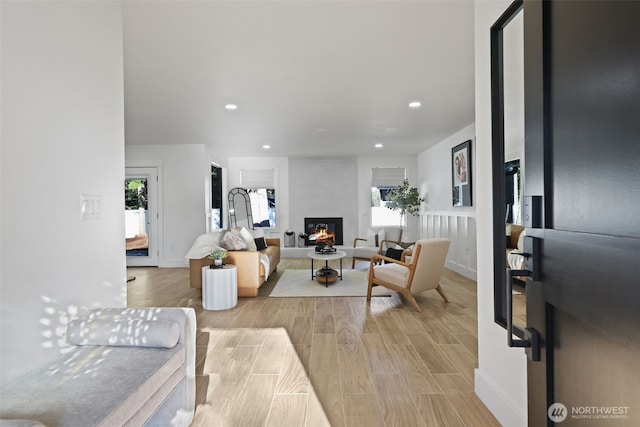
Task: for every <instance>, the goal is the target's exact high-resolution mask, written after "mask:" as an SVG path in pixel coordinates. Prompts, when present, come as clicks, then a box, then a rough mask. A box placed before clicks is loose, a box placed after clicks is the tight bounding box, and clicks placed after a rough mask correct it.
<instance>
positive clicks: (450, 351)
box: [439, 344, 478, 384]
mask: <svg viewBox="0 0 640 427" xmlns="http://www.w3.org/2000/svg"><path fill="white" fill-rule="evenodd" d="M439 347H440V350H441V351H442V352H443V353H444V354H445V355H446V356H447V358H448V359H449V360H450V361H451V363H452V364H453V366H455V367H456V370H457V371H458V373H460V374H461V375H462V376H464V377H465V379H466V380H467V381H469V382H470V383H471V384H473V381H474V371H475V368H477V367H478V360H477V359H476V358H475V357H473V356H472V355H471V353H469V352H468V351H467V350H466V349H465V348H464V346H463V345H461V344H442V345H440V346H439Z"/></svg>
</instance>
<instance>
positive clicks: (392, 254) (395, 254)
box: [385, 248, 404, 263]
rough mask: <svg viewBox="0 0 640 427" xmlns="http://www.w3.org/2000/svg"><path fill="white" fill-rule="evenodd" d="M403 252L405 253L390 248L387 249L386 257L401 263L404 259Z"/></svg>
mask: <svg viewBox="0 0 640 427" xmlns="http://www.w3.org/2000/svg"><path fill="white" fill-rule="evenodd" d="M402 252H404V249H395V248H389V249H387V252H386V253H385V255H386V256H388V257H389V258H393V259H397V260H398V261H400V259H401V258H402ZM387 262H388V261H385V263H387Z"/></svg>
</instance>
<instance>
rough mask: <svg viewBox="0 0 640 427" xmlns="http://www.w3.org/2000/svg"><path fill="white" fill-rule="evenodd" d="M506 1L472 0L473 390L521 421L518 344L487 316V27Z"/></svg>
mask: <svg viewBox="0 0 640 427" xmlns="http://www.w3.org/2000/svg"><path fill="white" fill-rule="evenodd" d="M510 3H511V1H510V0H500V1H482V2H475V56H476V69H475V75H476V160H477V161H476V162H475V163H476V183H477V185H476V186H475V187H476V200H477V204H476V212H477V221H478V363H479V366H478V369H476V372H475V390H476V393H477V394H478V396H479V397H480V399H482V401H483V402H484V403H485V404H486V405H487V407H488V408H489V409H490V410H491V412H493V414H494V415H495V416H496V417H497V418H498V421H500V423H502V424H503V425H507V426H524V425H526V424H527V386H526V384H527V379H526V375H527V373H526V357H525V356H524V350H523V349H510V348H508V347H507V344H506V341H507V337H506V331H505V330H504V329H503V328H501V327H500V326H498V325H497V324H495V323H494V321H493V255H492V253H493V249H492V241H493V240H492V231H491V230H492V222H491V215H492V206H491V203H492V196H491V85H490V78H491V68H490V42H489V40H490V38H489V28H490V27H491V25H492V24H493V23H494V22H495V21H496V20H497V19H498V17H499V16H500V15H501V14H502V13H503V12H504V10H505V9H506V8H507V7H508V6H509V4H510Z"/></svg>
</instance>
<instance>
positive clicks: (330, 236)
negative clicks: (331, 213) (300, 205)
mask: <svg viewBox="0 0 640 427" xmlns="http://www.w3.org/2000/svg"><path fill="white" fill-rule="evenodd" d="M304 232H305V233H306V235H307V238H306V240H305V244H306V245H307V246H315V245H317V244H319V243H326V244H330V245H342V244H343V243H344V242H343V237H342V218H305V219H304Z"/></svg>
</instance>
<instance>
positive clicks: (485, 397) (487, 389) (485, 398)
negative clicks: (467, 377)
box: [475, 369, 527, 427]
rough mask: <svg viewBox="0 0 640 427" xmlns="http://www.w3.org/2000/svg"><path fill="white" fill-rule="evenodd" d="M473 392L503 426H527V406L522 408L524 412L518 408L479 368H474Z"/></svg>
mask: <svg viewBox="0 0 640 427" xmlns="http://www.w3.org/2000/svg"><path fill="white" fill-rule="evenodd" d="M475 392H476V394H477V395H478V397H479V398H480V400H482V403H484V404H485V405H486V407H487V408H489V411H491V413H492V414H493V415H494V416H495V417H496V418H497V419H498V422H500V424H502V425H503V426H513V427H518V426H522V427H526V426H527V413H526V411H527V408H524V412H523V411H522V408H518V407H517V405H516V404H515V403H514V402H513V401H512V400H511V399H509V397H508V396H506V395H505V394H504V393H503V392H502V390H501V389H500V388H498V387H497V386H496V385H495V383H494V382H493V381H491V379H490V378H488V377H486V376H485V375H484V374H483V373H482V371H480V370H479V369H476V370H475Z"/></svg>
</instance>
